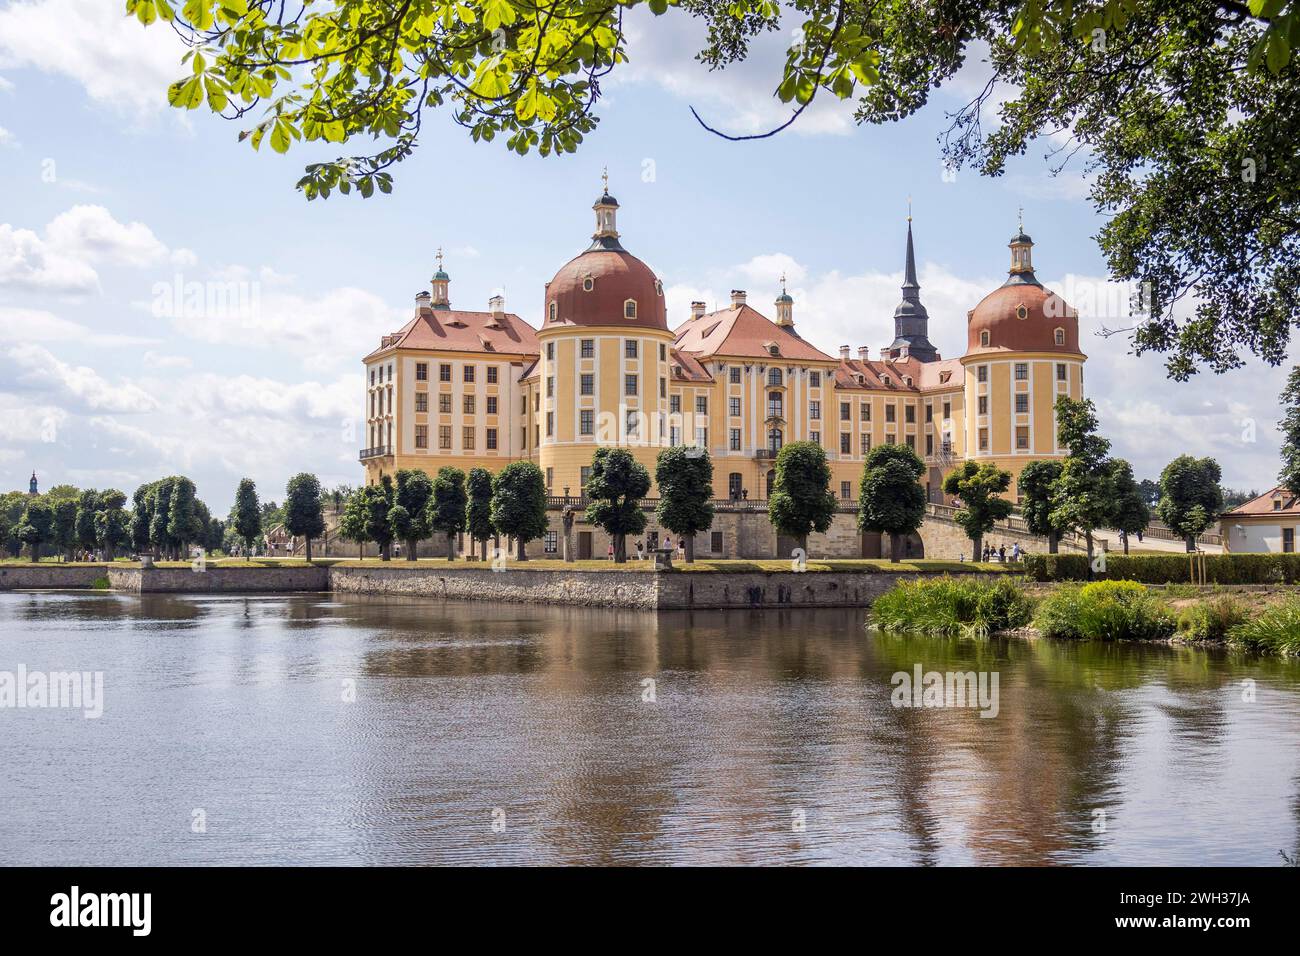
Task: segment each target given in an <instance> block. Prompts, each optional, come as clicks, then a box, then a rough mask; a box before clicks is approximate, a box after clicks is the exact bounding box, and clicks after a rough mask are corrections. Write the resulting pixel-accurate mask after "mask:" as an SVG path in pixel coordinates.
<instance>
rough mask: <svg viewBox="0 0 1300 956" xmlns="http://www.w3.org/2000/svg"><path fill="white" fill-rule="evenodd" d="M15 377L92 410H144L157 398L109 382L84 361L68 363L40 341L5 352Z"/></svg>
mask: <svg viewBox="0 0 1300 956" xmlns="http://www.w3.org/2000/svg"><path fill="white" fill-rule="evenodd" d="M6 354H7V355H8V357H9V359H10V361H11V362H12V363H13V365H14V367H15V368H16V370H17V381H18V382H19V383H20V384H22V385H23V386H25V387H27V388H29V389H32V390H34V391H37V392H45V393H48V394H50V395H52V396H55V397H56V398H58V399H62V400H63V401H71V402H73V403H75V404H77V405H80V406H83V407H85V408H87V409H90V410H94V411H111V412H147V411H150V410H152V409H154V408H156V407H157V405H158V401H157V399H155V398H154V397H153V396H152V395H150V394H149V393H148V392H146V391H145V390H144V389H142V388H140V387H139V386H138V385H135V384H134V383H132V382H119V383H117V384H113V383H111V382H109V381H108V380H107V379H105V378H104V377H102V376H101V375H100V374H99V373H98V372H96V371H95V370H94V369H92V368H89V367H88V366H85V365H69V364H68V363H66V362H64V361H62V360H60V359H58V358H56V357H55V356H54V355H53V354H52V353H51V352H50V351H49V350H48V349H46V348H44V347H43V346H40V345H30V344H29V345H18V346H15V347H13V348H11V349H9V350H8V352H7V353H6Z"/></svg>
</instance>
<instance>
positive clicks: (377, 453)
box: [359, 445, 393, 461]
mask: <svg viewBox="0 0 1300 956" xmlns="http://www.w3.org/2000/svg"><path fill="white" fill-rule="evenodd" d="M392 453H393V446H392V445H376V446H375V447H374V448H363V449H361V454H360V456H359V460H361V461H365V460H366V459H367V458H383V457H385V456H387V455H391V454H392Z"/></svg>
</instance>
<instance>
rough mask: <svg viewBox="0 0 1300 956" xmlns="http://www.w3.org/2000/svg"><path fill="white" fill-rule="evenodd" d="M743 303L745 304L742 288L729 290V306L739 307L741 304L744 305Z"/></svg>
mask: <svg viewBox="0 0 1300 956" xmlns="http://www.w3.org/2000/svg"><path fill="white" fill-rule="evenodd" d="M744 304H745V290H744V289H732V290H731V307H732V308H733V309H739V308H740V307H741V306H742V305H744Z"/></svg>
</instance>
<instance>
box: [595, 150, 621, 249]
mask: <svg viewBox="0 0 1300 956" xmlns="http://www.w3.org/2000/svg"><path fill="white" fill-rule="evenodd" d="M600 182H601V193H600V198H599V199H597V200H596V202H595V204H594V205H593V206H592V207H591V208H592V210H593V211H594V212H595V213H596V231H595V232H594V233H592V235H591V245H590V246H588V247H587V251H588V252H594V251H596V250H599V249H610V250H613V251H615V252H621V251H623V246H622V245H621V244H620V243H619V241H618V200H617V199H615V198H614V197H613V196H611V195H610V194H609V168H608V167H606V168H605V169H604V170H603V171H602V172H601V174H600Z"/></svg>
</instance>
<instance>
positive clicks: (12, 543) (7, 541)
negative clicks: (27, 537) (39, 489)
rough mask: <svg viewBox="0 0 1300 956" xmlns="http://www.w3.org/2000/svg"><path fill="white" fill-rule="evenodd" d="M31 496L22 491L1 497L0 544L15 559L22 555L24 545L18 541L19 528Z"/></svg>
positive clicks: (8, 493)
mask: <svg viewBox="0 0 1300 956" xmlns="http://www.w3.org/2000/svg"><path fill="white" fill-rule="evenodd" d="M30 502H31V496H30V495H28V494H26V493H25V492H22V491H9V492H6V493H5V494H3V495H0V543H2V544H3V547H4V549H5V550H6V551H8V552H9V554H10V555H12V556H13V557H15V558H16V557H19V556H20V555H21V553H22V548H23V543H22V542H21V541H19V540H18V527H19V525H21V524H22V519H23V512H24V511H26V510H27V505H28V504H29V503H30Z"/></svg>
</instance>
